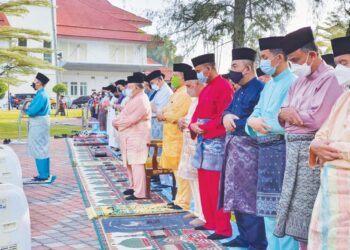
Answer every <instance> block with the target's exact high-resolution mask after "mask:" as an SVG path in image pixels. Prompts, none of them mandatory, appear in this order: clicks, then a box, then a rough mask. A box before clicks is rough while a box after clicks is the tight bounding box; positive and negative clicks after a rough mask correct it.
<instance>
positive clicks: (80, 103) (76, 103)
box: [71, 96, 91, 109]
mask: <svg viewBox="0 0 350 250" xmlns="http://www.w3.org/2000/svg"><path fill="white" fill-rule="evenodd" d="M90 98H91V97H90V96H80V97H78V98H77V99H75V100H73V102H72V105H71V108H72V109H76V108H81V107H82V106H83V105H84V104H87V103H88V101H89V100H90Z"/></svg>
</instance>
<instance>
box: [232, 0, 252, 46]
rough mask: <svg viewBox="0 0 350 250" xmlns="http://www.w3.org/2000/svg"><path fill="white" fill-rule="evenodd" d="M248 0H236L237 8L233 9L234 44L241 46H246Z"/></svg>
mask: <svg viewBox="0 0 350 250" xmlns="http://www.w3.org/2000/svg"><path fill="white" fill-rule="evenodd" d="M247 3H248V0H235V9H234V11H233V35H232V36H231V39H232V46H233V48H234V49H235V48H239V47H243V46H244V38H245V24H244V20H245V16H246V8H247Z"/></svg>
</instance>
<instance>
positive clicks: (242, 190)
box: [219, 134, 258, 214]
mask: <svg viewBox="0 0 350 250" xmlns="http://www.w3.org/2000/svg"><path fill="white" fill-rule="evenodd" d="M257 177H258V144H257V141H256V140H255V139H252V138H251V137H249V136H235V135H229V134H227V135H226V142H225V162H224V165H223V169H222V172H221V181H220V197H219V208H224V210H225V212H230V211H233V210H235V211H239V212H242V213H247V214H255V213H256V185H257Z"/></svg>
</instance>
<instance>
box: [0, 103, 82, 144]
mask: <svg viewBox="0 0 350 250" xmlns="http://www.w3.org/2000/svg"><path fill="white" fill-rule="evenodd" d="M51 114H55V110H52V111H51ZM18 116H19V111H18V110H11V111H7V110H6V111H5V110H0V139H6V138H10V139H17V138H18ZM76 117H81V109H70V110H68V116H66V117H63V116H57V117H55V116H54V115H51V118H55V119H56V120H57V121H59V120H60V119H68V118H76ZM73 130H75V131H80V130H81V126H72V125H52V126H51V131H50V134H51V136H54V135H61V134H68V135H69V134H71V133H72V131H73ZM21 131H22V132H21V138H22V139H23V138H27V131H28V118H27V117H25V118H22V129H21Z"/></svg>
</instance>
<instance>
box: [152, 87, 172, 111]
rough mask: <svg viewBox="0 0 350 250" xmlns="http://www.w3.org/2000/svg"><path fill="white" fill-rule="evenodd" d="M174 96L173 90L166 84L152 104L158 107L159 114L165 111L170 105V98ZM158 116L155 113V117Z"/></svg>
mask: <svg viewBox="0 0 350 250" xmlns="http://www.w3.org/2000/svg"><path fill="white" fill-rule="evenodd" d="M172 94H173V91H172V90H171V88H170V87H169V86H168V84H166V83H164V84H163V85H162V87H161V88H160V89H159V90H158V91H157V93H156V95H155V96H154V98H153V100H152V101H151V104H153V105H155V106H156V109H157V112H160V111H162V110H163V109H164V107H165V106H166V105H167V104H168V102H169V100H170V96H171V95H172ZM156 115H157V114H156V113H153V116H156Z"/></svg>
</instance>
